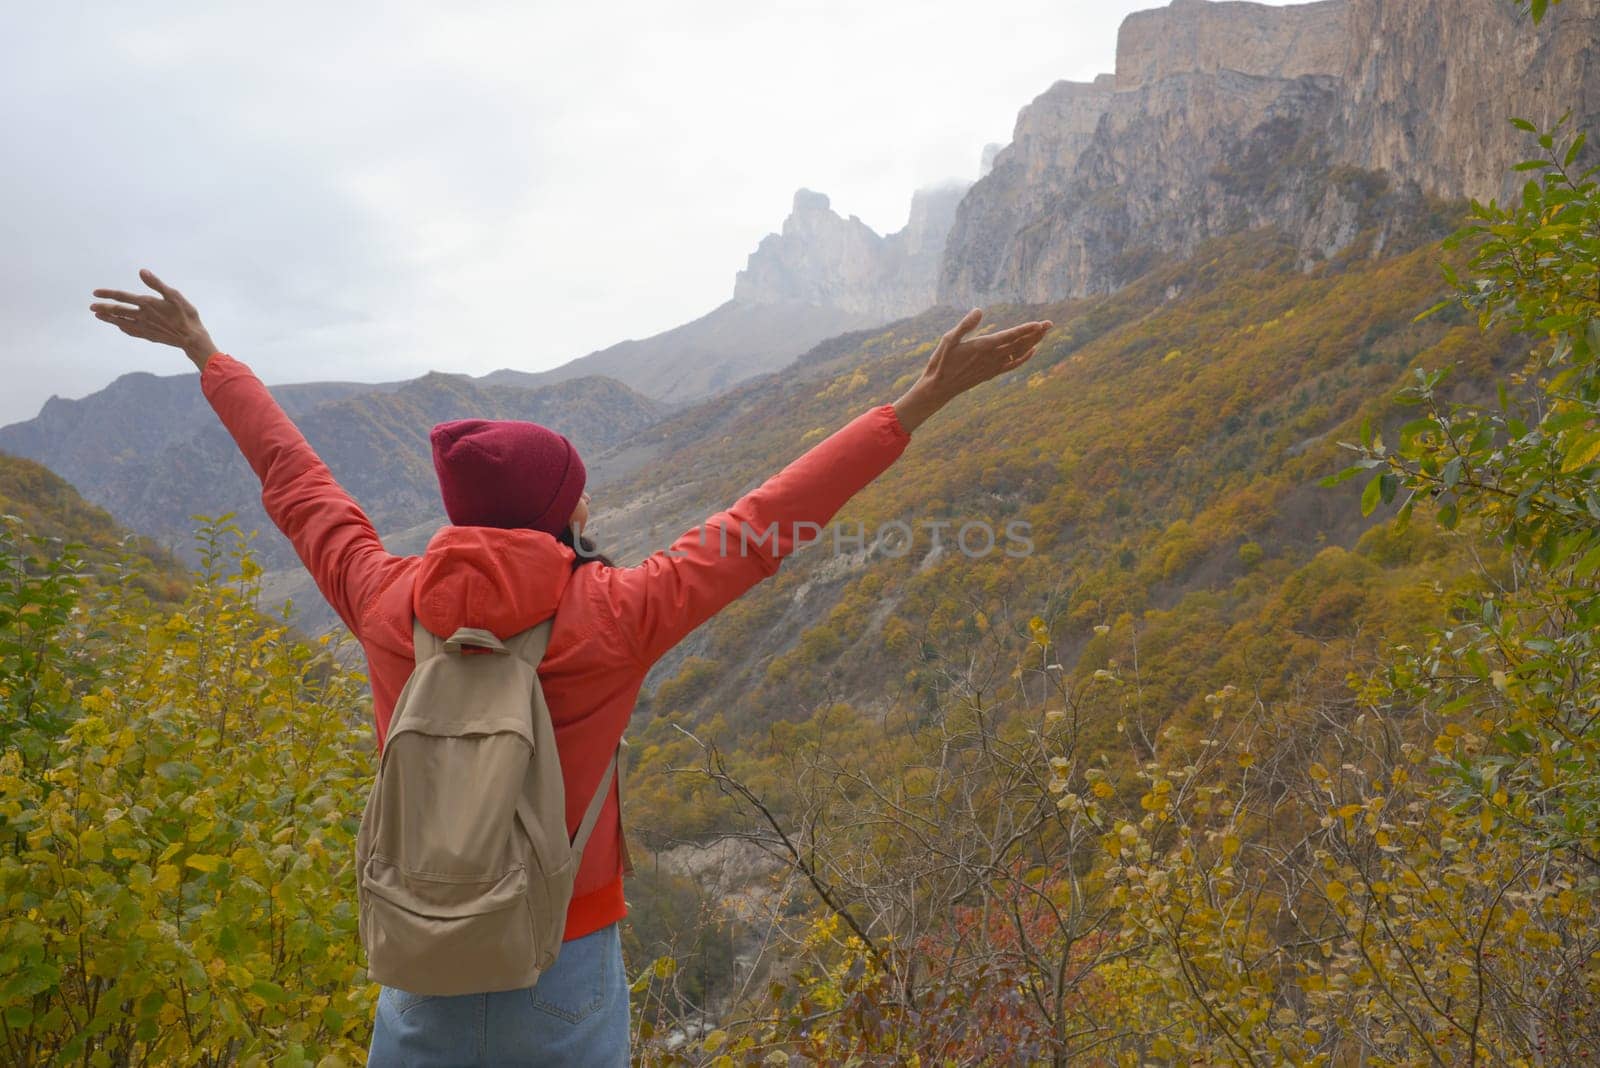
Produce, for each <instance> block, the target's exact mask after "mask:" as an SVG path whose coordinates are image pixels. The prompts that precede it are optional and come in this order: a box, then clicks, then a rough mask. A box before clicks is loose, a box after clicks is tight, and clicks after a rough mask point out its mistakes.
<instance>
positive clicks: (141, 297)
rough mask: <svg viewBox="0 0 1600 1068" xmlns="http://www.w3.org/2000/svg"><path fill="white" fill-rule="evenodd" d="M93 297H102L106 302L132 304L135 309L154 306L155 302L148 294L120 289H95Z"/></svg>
mask: <svg viewBox="0 0 1600 1068" xmlns="http://www.w3.org/2000/svg"><path fill="white" fill-rule="evenodd" d="M94 295H95V296H97V297H103V298H105V299H106V300H115V301H119V302H121V303H123V304H132V305H133V306H134V307H135V308H142V307H144V306H145V305H146V304H154V303H155V302H156V298H155V297H152V296H151V295H150V294H148V293H129V292H127V291H126V290H122V289H97V290H95V291H94Z"/></svg>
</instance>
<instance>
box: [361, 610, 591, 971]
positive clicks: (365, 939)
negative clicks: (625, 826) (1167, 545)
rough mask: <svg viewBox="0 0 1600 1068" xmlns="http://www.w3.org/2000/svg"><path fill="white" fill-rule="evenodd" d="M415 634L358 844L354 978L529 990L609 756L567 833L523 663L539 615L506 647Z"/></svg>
mask: <svg viewBox="0 0 1600 1068" xmlns="http://www.w3.org/2000/svg"><path fill="white" fill-rule="evenodd" d="M412 634H413V637H414V640H415V643H416V667H415V668H414V669H413V670H412V672H411V678H410V679H409V680H407V682H406V685H405V689H404V690H402V691H401V692H400V699H399V701H398V702H396V704H395V709H394V718H393V719H392V720H390V723H389V735H388V738H387V740H386V741H385V744H384V748H383V757H382V759H381V760H380V761H379V764H378V776H377V780H376V781H375V782H374V783H373V785H372V793H371V794H370V795H369V796H368V798H367V807H366V811H365V812H363V813H362V816H361V830H360V833H359V834H358V835H357V837H356V874H357V882H356V887H357V891H356V894H357V900H358V903H359V906H360V918H359V926H360V931H361V943H362V945H363V946H364V947H365V949H366V951H367V974H368V976H369V977H370V978H371V979H372V980H373V981H374V982H378V983H382V984H383V985H385V986H392V987H398V988H399V989H401V990H406V991H409V992H411V993H414V994H443V995H450V994H477V993H488V992H491V991H496V990H514V989H518V988H520V987H528V986H532V985H533V984H534V982H535V981H536V980H537V979H538V978H539V976H540V974H541V973H542V972H544V971H545V970H546V969H548V968H549V967H550V965H552V964H553V963H555V959H556V954H557V953H558V952H560V950H561V935H562V932H563V930H564V929H565V927H566V919H567V903H568V902H569V901H570V900H571V898H572V881H573V878H574V877H575V876H576V874H577V870H578V860H579V858H580V856H581V855H582V853H583V847H584V844H585V843H586V842H587V841H588V840H589V834H590V832H592V831H593V830H594V825H595V821H596V820H598V819H599V818H600V809H601V807H602V806H603V805H604V804H605V799H606V795H607V794H608V793H609V792H610V788H611V780H612V776H613V775H614V774H616V771H617V757H616V756H615V755H613V756H612V758H611V764H610V766H609V767H608V768H607V769H606V773H605V775H604V776H603V777H602V778H601V780H600V785H599V787H598V788H597V789H596V790H595V795H594V799H593V800H592V801H590V803H589V808H588V810H587V811H586V812H585V813H584V816H583V823H582V824H581V825H580V826H579V828H578V833H577V836H576V837H575V838H573V839H571V840H570V841H569V840H568V838H567V821H566V790H565V786H564V785H563V782H562V778H561V763H560V761H559V760H558V759H557V756H556V744H555V731H554V729H553V728H552V727H551V724H550V709H549V707H548V706H546V704H545V701H544V692H543V691H542V690H541V689H540V686H539V675H538V672H537V670H536V669H537V667H538V665H539V661H540V660H541V659H542V658H543V657H544V652H545V645H546V643H547V642H548V641H549V638H550V623H549V621H546V622H544V623H541V624H539V625H538V626H536V627H532V628H530V629H528V630H525V631H523V632H522V633H520V634H517V635H515V636H513V637H511V638H507V639H506V640H505V641H504V642H501V641H500V640H499V639H497V638H496V637H495V636H494V635H493V634H490V633H489V632H488V631H485V630H477V629H473V628H470V627H463V628H462V629H461V630H458V631H456V632H455V633H454V634H452V635H451V636H450V637H449V639H447V640H440V639H439V638H438V637H437V636H435V635H433V634H431V633H429V632H428V631H427V630H426V629H425V628H424V627H423V626H422V624H421V623H418V622H414V623H413V625H412ZM467 649H486V650H490V652H488V653H484V654H468V653H467V652H466V650H467Z"/></svg>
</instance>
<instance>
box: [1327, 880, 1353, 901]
mask: <svg viewBox="0 0 1600 1068" xmlns="http://www.w3.org/2000/svg"><path fill="white" fill-rule="evenodd" d="M1322 892H1323V893H1324V894H1326V895H1328V900H1329V901H1331V902H1333V903H1334V904H1335V905H1337V904H1339V902H1341V901H1343V900H1344V899H1345V898H1347V897H1349V896H1350V888H1349V887H1347V886H1345V885H1344V883H1342V882H1340V881H1339V880H1338V879H1332V880H1329V882H1328V884H1327V885H1326V886H1324V887H1323V888H1322Z"/></svg>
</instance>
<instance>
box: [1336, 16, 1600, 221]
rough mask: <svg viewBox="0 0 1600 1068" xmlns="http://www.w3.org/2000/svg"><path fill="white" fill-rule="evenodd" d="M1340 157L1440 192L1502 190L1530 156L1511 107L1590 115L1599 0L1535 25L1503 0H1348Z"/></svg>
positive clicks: (1595, 110)
mask: <svg viewBox="0 0 1600 1068" xmlns="http://www.w3.org/2000/svg"><path fill="white" fill-rule="evenodd" d="M1349 4H1350V6H1349V11H1348V20H1347V27H1346V36H1347V40H1348V45H1349V48H1348V54H1347V58H1346V62H1345V66H1344V69H1343V72H1342V79H1343V100H1342V109H1341V115H1340V122H1339V123H1338V125H1337V127H1336V129H1334V130H1333V131H1332V135H1333V139H1334V140H1335V141H1336V143H1337V144H1338V146H1339V158H1340V159H1341V160H1344V161H1346V162H1348V163H1351V164H1354V165H1355V166H1359V167H1366V168H1371V169H1382V170H1386V171H1391V172H1393V173H1395V174H1401V175H1404V176H1406V177H1407V178H1409V179H1412V180H1414V181H1416V182H1417V183H1419V184H1420V185H1421V186H1422V188H1424V189H1426V190H1428V191H1429V192H1433V193H1437V194H1439V195H1441V196H1449V197H1476V198H1477V199H1479V200H1488V199H1489V198H1491V197H1503V196H1505V195H1506V194H1507V193H1509V192H1510V191H1512V190H1513V189H1515V188H1516V187H1517V186H1519V185H1520V184H1521V182H1522V181H1523V180H1524V179H1525V178H1526V175H1512V174H1507V170H1508V169H1509V168H1510V167H1511V166H1513V165H1514V164H1515V163H1517V162H1518V161H1520V160H1522V159H1524V158H1526V156H1527V155H1528V154H1529V143H1528V138H1527V136H1526V135H1524V134H1522V133H1520V132H1518V131H1517V130H1516V129H1514V128H1513V127H1512V126H1511V125H1510V123H1509V122H1507V121H1505V120H1506V119H1509V118H1510V117H1512V116H1516V117H1519V118H1525V119H1529V120H1531V121H1533V122H1535V123H1537V124H1539V125H1540V126H1541V127H1544V126H1548V125H1550V124H1552V123H1553V122H1554V121H1555V120H1556V119H1558V118H1560V117H1561V115H1562V114H1563V113H1564V112H1566V111H1567V110H1568V109H1569V108H1570V109H1572V111H1573V117H1574V121H1575V123H1576V124H1577V125H1578V126H1579V127H1580V128H1586V129H1588V130H1590V132H1591V135H1593V133H1594V132H1595V127H1596V124H1597V122H1600V0H1565V2H1564V3H1562V4H1561V5H1560V6H1559V7H1553V8H1551V10H1550V14H1549V15H1548V16H1547V17H1546V19H1545V22H1544V24H1543V25H1542V26H1541V27H1539V28H1538V29H1534V28H1533V27H1532V26H1531V25H1530V23H1529V22H1528V19H1527V17H1526V16H1525V15H1521V14H1519V13H1518V12H1517V11H1516V9H1515V8H1513V7H1512V5H1511V3H1510V2H1509V0H1406V2H1402V0H1349Z"/></svg>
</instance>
